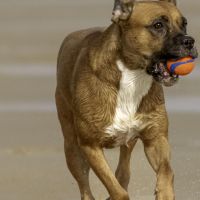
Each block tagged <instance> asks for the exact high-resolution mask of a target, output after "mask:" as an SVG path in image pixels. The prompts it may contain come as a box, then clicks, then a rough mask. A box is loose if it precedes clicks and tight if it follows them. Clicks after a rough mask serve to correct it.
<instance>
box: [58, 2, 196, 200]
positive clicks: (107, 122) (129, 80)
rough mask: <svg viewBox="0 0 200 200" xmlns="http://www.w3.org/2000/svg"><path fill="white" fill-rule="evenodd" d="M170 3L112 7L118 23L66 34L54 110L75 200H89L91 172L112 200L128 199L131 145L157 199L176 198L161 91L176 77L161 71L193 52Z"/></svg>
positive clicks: (90, 197)
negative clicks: (109, 152) (116, 152)
mask: <svg viewBox="0 0 200 200" xmlns="http://www.w3.org/2000/svg"><path fill="white" fill-rule="evenodd" d="M123 2H129V3H130V2H132V4H131V5H132V6H133V9H128V10H129V12H128V13H129V14H128V15H126V17H122V18H121V17H120V16H121V15H123V11H124V10H127V8H126V5H127V4H124V5H123ZM119 3H120V4H119ZM174 3H175V2H174V1H166V2H164V1H158V2H138V3H133V1H125V0H120V1H119V0H117V1H116V4H115V9H114V12H113V14H114V16H113V20H114V21H115V22H117V23H113V24H112V25H111V26H109V27H108V28H106V29H101V28H94V29H89V30H82V31H78V32H75V33H72V34H70V35H69V36H68V37H67V38H66V39H65V40H64V42H63V44H62V47H61V49H60V52H59V56H58V69H57V90H56V104H57V110H58V116H59V120H60V123H61V126H62V131H63V135H64V140H65V154H66V160H67V164H68V167H69V169H70V171H71V173H72V175H73V176H74V178H75V179H76V180H77V182H78V185H79V189H80V193H81V199H82V200H93V199H94V197H93V195H92V193H91V190H90V186H89V180H88V175H89V169H90V167H91V168H92V169H93V170H94V172H95V173H96V175H97V176H98V177H99V179H100V180H101V181H102V183H103V184H104V185H105V187H106V188H107V190H108V192H109V194H110V198H111V199H112V200H128V199H129V196H128V193H127V187H128V183H129V178H130V166H129V164H130V157H131V152H132V150H133V148H134V146H135V144H136V142H137V140H138V139H141V140H142V142H143V144H144V150H145V153H146V156H147V159H148V161H149V162H150V164H151V166H152V168H153V169H154V171H155V172H156V174H157V184H156V199H157V200H174V198H175V197H174V190H173V172H172V169H171V167H170V148H169V144H168V121H167V113H166V110H165V104H164V95H163V89H162V83H167V82H168V80H169V77H170V78H173V79H177V77H175V76H173V75H170V74H169V73H168V72H167V71H163V70H165V69H163V64H162V63H164V62H165V61H166V60H167V59H168V58H180V57H185V56H188V55H190V56H193V57H196V56H197V52H196V49H195V48H194V39H193V38H191V37H189V36H188V35H187V34H186V25H187V22H186V19H185V18H184V17H183V16H182V14H181V13H180V12H179V11H178V9H177V8H176V6H175V5H174ZM119 5H123V6H121V7H120V6H119ZM128 5H129V6H130V4H128ZM117 9H119V10H120V9H121V12H120V14H119V13H118V12H116V11H117ZM131 11H133V12H132V14H131ZM118 14H119V15H118ZM166 73H168V74H167V76H166ZM116 146H120V159H119V164H118V167H117V170H116V175H115V176H114V174H113V173H112V171H111V169H110V167H109V166H108V163H107V161H106V159H105V157H104V153H103V148H112V147H116Z"/></svg>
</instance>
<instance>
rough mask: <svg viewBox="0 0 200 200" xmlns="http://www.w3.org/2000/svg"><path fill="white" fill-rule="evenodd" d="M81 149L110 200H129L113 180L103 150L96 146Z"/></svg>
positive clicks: (113, 177) (114, 179)
mask: <svg viewBox="0 0 200 200" xmlns="http://www.w3.org/2000/svg"><path fill="white" fill-rule="evenodd" d="M81 149H82V150H83V152H84V153H85V155H86V157H87V160H88V162H89V164H90V166H91V167H92V169H93V170H94V172H95V173H96V175H97V176H98V177H99V179H100V180H101V181H102V183H103V184H104V185H105V187H106V188H107V190H108V192H109V194H110V197H111V199H112V200H129V197H128V194H127V192H126V191H125V190H124V189H123V188H122V186H121V185H120V184H119V182H118V181H117V179H116V178H115V176H114V174H113V172H112V170H111V169H110V167H109V166H108V163H107V161H106V159H105V156H104V153H103V150H102V149H101V148H100V147H98V146H96V147H94V146H92V147H90V146H85V145H84V146H82V145H81Z"/></svg>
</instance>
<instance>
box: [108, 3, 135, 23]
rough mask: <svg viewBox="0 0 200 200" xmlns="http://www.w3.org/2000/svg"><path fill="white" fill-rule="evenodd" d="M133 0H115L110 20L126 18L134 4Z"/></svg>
mask: <svg viewBox="0 0 200 200" xmlns="http://www.w3.org/2000/svg"><path fill="white" fill-rule="evenodd" d="M134 2H135V0H115V4H114V8H113V13H112V15H113V16H112V21H113V22H115V23H118V22H119V21H120V20H127V19H128V18H129V17H130V15H131V13H132V11H133V6H134Z"/></svg>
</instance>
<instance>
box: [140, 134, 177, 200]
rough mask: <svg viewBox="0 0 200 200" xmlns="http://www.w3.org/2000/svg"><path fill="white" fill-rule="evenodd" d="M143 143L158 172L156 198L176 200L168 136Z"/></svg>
mask: <svg viewBox="0 0 200 200" xmlns="http://www.w3.org/2000/svg"><path fill="white" fill-rule="evenodd" d="M143 143H144V150H145V153H146V156H147V158H148V160H149V162H150V164H151V166H152V168H153V169H154V171H155V172H156V174H157V184H156V191H155V194H156V200H174V199H175V197H174V189H173V179H174V175H173V172H172V169H171V167H170V163H169V162H170V161H169V160H170V149H169V144H168V140H167V138H166V137H165V136H158V137H155V138H154V139H150V140H145V141H143Z"/></svg>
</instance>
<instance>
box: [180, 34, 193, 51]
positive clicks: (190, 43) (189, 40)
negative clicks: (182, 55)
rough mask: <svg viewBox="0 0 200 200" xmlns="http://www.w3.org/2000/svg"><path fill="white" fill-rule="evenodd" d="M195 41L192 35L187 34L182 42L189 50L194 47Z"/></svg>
mask: <svg viewBox="0 0 200 200" xmlns="http://www.w3.org/2000/svg"><path fill="white" fill-rule="evenodd" d="M194 42H195V40H194V39H193V38H192V37H190V36H187V35H186V36H184V37H183V40H182V44H183V45H184V47H185V48H187V49H189V50H190V49H192V48H193V47H194Z"/></svg>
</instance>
